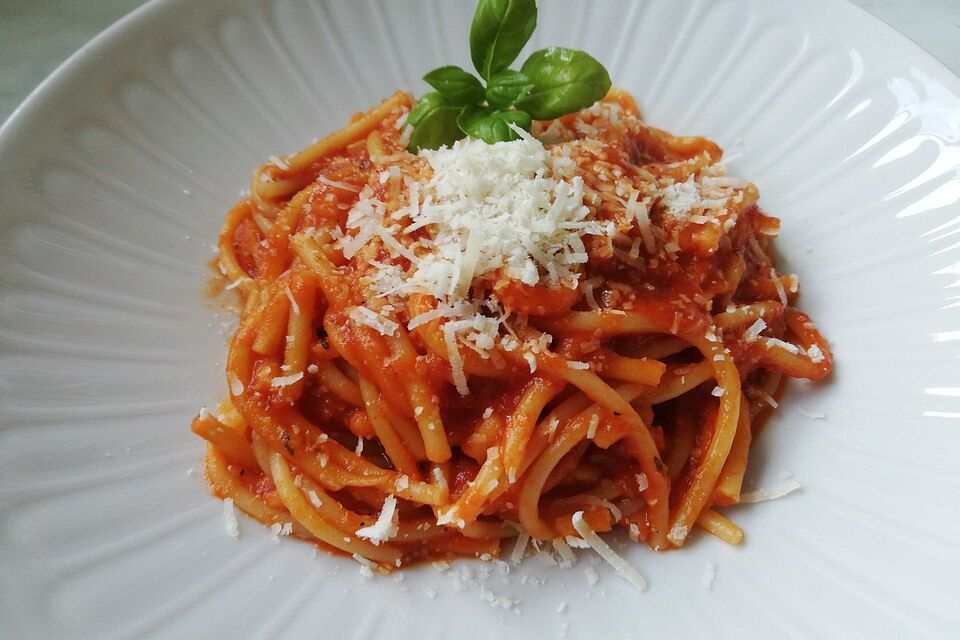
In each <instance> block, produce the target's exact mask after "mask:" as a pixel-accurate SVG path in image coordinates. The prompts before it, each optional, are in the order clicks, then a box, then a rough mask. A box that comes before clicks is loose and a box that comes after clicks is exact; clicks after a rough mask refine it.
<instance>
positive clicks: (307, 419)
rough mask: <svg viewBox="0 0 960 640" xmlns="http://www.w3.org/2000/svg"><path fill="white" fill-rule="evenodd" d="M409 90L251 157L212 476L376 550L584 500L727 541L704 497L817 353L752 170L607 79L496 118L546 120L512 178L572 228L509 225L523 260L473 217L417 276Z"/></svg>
mask: <svg viewBox="0 0 960 640" xmlns="http://www.w3.org/2000/svg"><path fill="white" fill-rule="evenodd" d="M411 106H412V99H411V97H410V96H409V95H408V94H406V93H402V92H399V93H396V94H394V95H393V96H391V97H390V98H388V99H387V100H385V101H384V102H383V103H382V104H381V105H379V106H378V107H376V108H374V109H372V110H371V111H369V112H367V113H365V114H359V115H357V116H356V117H354V118H353V119H352V121H351V122H350V124H349V125H348V126H347V127H346V128H344V129H342V130H340V131H338V132H336V133H333V134H331V135H329V136H327V137H325V138H323V139H321V140H319V141H317V142H315V143H314V144H312V145H311V146H309V147H307V148H306V149H304V150H302V151H299V152H297V153H295V154H293V155H291V156H288V157H286V158H284V159H282V160H281V159H274V160H273V161H272V162H269V163H267V164H265V165H264V166H262V167H260V168H259V169H258V170H257V171H256V172H255V173H254V175H253V180H252V182H251V187H250V195H249V197H247V198H244V199H243V200H242V201H241V202H240V203H238V204H237V205H236V206H235V207H234V208H233V209H231V210H230V212H229V213H228V215H227V217H226V220H225V221H224V224H223V228H222V231H221V234H220V238H219V261H218V265H219V268H220V271H221V273H222V274H223V275H224V277H225V278H226V279H227V280H228V281H230V283H231V285H230V286H231V287H232V288H233V289H234V290H236V291H237V292H238V293H239V296H240V301H241V313H240V324H239V328H238V329H237V331H236V334H235V335H234V336H233V337H232V339H231V341H230V346H229V357H228V362H227V367H226V374H227V381H228V388H229V396H228V397H227V398H226V399H225V400H224V401H223V402H222V404H221V405H220V406H219V407H218V408H217V409H216V410H215V411H207V410H202V411H201V413H200V415H198V416H197V417H196V418H195V419H194V421H193V430H194V431H195V432H196V433H197V434H199V435H200V436H202V437H203V438H204V439H206V440H207V441H208V443H209V444H208V453H207V459H206V474H207V479H208V482H209V484H210V487H211V490H212V491H213V493H214V494H216V495H218V496H220V497H224V498H227V497H229V498H232V499H233V502H234V504H235V505H236V506H237V507H239V508H240V509H241V510H243V511H244V512H246V513H247V514H249V515H250V516H251V517H253V518H255V519H257V520H259V521H261V522H262V523H264V524H266V525H268V526H269V525H276V524H277V523H280V524H286V523H288V522H289V523H291V528H290V531H291V532H292V534H293V535H294V536H296V537H298V538H302V539H304V540H308V541H310V542H312V543H315V544H317V545H318V546H320V547H322V548H325V549H328V550H330V551H334V552H339V553H343V554H346V555H354V556H356V557H360V558H363V559H365V561H369V562H372V563H375V566H376V567H377V568H378V569H380V570H383V571H388V570H392V569H394V568H396V567H402V566H405V565H408V564H410V563H415V562H418V561H422V560H424V559H439V558H444V557H451V556H469V557H476V556H481V555H483V554H490V555H491V556H496V555H497V554H499V553H500V551H501V545H502V544H503V543H504V541H505V540H506V539H508V538H514V537H516V536H517V535H518V534H519V535H523V536H527V535H529V536H531V537H532V538H534V539H542V540H556V539H559V540H560V541H561V543H562V541H563V539H564V538H565V537H567V536H573V537H577V536H579V535H580V534H579V533H578V531H581V530H585V529H584V528H585V527H586V529H589V530H590V531H595V532H601V533H602V532H606V531H610V530H612V529H614V528H622V529H623V530H625V531H626V532H628V533H629V535H630V536H631V538H632V539H634V540H637V541H644V542H646V543H647V544H648V545H649V546H651V547H652V548H654V549H658V550H666V549H671V548H676V547H680V546H682V545H683V544H684V541H685V540H686V538H687V536H688V535H689V533H690V531H691V530H692V529H693V527H694V526H699V527H701V528H703V529H704V530H706V531H707V532H709V533H711V534H713V535H715V536H717V537H718V538H720V539H723V540H725V541H727V542H730V543H731V544H737V543H739V542H740V541H741V540H742V538H743V532H742V531H741V530H740V528H739V527H737V525H736V524H734V523H732V522H731V521H730V520H728V519H727V518H726V517H724V516H723V515H722V514H721V513H720V512H719V511H718V509H722V508H723V507H724V506H727V505H732V504H737V503H738V502H739V500H740V491H741V485H742V482H743V477H744V472H745V470H746V467H747V463H748V458H749V452H750V447H751V444H752V442H753V441H754V440H755V439H756V437H757V432H758V429H759V427H760V425H761V423H762V421H763V420H764V419H765V417H766V416H767V415H768V414H769V413H770V412H771V411H772V409H773V408H774V406H775V405H776V401H775V400H774V397H775V396H776V395H777V391H778V390H779V388H780V387H781V386H782V381H783V380H784V379H785V378H784V377H801V378H807V379H811V380H818V379H822V378H824V377H825V376H826V375H828V374H829V372H830V370H831V367H832V356H831V354H830V351H829V348H828V346H827V344H826V341H825V340H824V338H823V337H822V336H821V335H820V333H819V332H818V331H817V329H816V327H815V326H814V325H813V324H812V322H811V321H810V319H809V318H808V317H807V316H806V315H804V314H803V313H802V312H800V311H799V310H798V309H797V308H796V306H795V304H796V299H797V295H798V285H797V279H796V277H795V276H786V275H783V274H780V273H778V272H777V271H776V267H775V262H774V258H773V252H772V244H771V243H772V239H773V238H774V237H775V236H776V234H777V233H778V231H779V223H778V221H777V220H776V219H775V218H772V217H770V216H768V215H766V214H765V213H764V212H763V211H762V210H761V209H760V208H759V207H758V206H757V199H758V197H759V194H758V192H757V190H756V188H755V187H754V186H753V185H752V184H749V183H746V182H742V181H739V180H737V179H735V178H731V177H728V176H726V174H725V172H724V169H723V162H722V160H721V155H722V151H721V150H720V148H719V147H718V146H717V145H716V144H714V143H713V142H711V141H709V140H707V139H705V138H696V137H676V136H673V135H671V134H669V133H666V132H664V131H661V130H658V129H655V128H653V127H650V126H647V125H646V124H645V123H644V122H643V121H642V120H641V118H640V116H639V114H638V113H637V110H636V106H635V104H634V102H633V99H632V98H631V97H630V96H629V95H627V94H626V93H624V92H622V91H618V90H612V91H611V93H610V94H609V95H608V96H607V97H606V98H605V99H604V100H602V101H601V102H599V103H597V104H596V105H594V106H593V107H590V108H588V109H585V110H583V111H580V112H578V113H574V114H569V115H567V116H562V117H561V118H558V119H557V120H554V121H548V122H536V123H534V126H533V137H530V136H527V137H526V138H524V139H523V140H521V141H518V142H516V143H513V142H511V143H498V144H499V145H511V144H520V145H522V144H526V145H528V147H529V148H534V147H536V148H537V149H541V147H542V150H543V153H544V154H545V155H544V157H545V158H547V160H546V161H545V162H547V164H546V165H544V166H546V167H548V169H547V170H546V173H544V170H538V171H539V172H538V173H536V175H535V176H533V177H531V178H530V179H529V180H530V184H541V183H542V182H543V180H546V179H548V178H549V179H551V180H553V182H550V183H549V188H550V189H553V191H551V192H545V193H549V198H550V200H549V201H547V202H546V203H545V204H544V205H543V206H544V207H546V209H549V212H550V215H553V214H554V213H555V212H556V210H557V209H558V208H559V207H560V205H561V204H563V202H567V200H569V202H572V203H573V204H572V205H571V208H570V212H572V213H571V215H575V216H578V217H576V218H573V219H572V222H571V221H569V220H568V221H567V222H563V223H562V224H560V225H559V226H557V227H556V228H555V229H549V230H548V231H549V233H554V235H556V234H560V235H559V236H557V237H560V238H561V241H562V242H568V245H563V246H562V247H561V248H559V249H557V250H556V251H554V252H553V253H551V254H550V255H548V256H542V255H541V253H542V251H541V250H540V249H539V248H537V247H533V248H531V246H532V244H533V241H532V240H531V241H529V242H527V244H525V245H524V247H525V248H524V249H523V251H528V252H529V253H530V256H534V257H535V258H536V260H537V262H536V263H535V269H534V270H533V272H532V277H533V280H530V281H528V280H527V279H524V278H526V276H523V277H519V276H517V275H516V274H513V273H512V272H510V268H512V267H508V266H505V265H506V264H507V263H506V262H503V261H502V262H501V263H500V266H499V267H495V268H491V269H488V270H487V271H483V272H481V271H479V269H480V268H479V267H478V266H477V265H479V264H481V263H482V261H483V260H484V259H501V258H503V257H502V256H493V257H492V258H491V257H490V256H487V255H486V254H484V253H483V252H484V251H486V250H487V247H488V246H491V245H489V244H485V242H486V239H485V238H484V236H483V235H482V234H481V233H479V232H476V231H475V232H474V233H472V234H471V235H470V236H469V238H466V239H465V240H464V244H463V246H461V247H459V248H457V249H456V251H455V252H454V253H451V254H450V260H451V261H452V262H451V264H454V265H455V267H456V269H457V270H456V271H454V272H453V273H454V277H453V279H452V280H450V281H449V282H448V283H446V284H443V287H444V288H443V293H442V294H440V293H438V292H437V291H438V289H437V287H439V286H440V285H439V284H436V283H431V282H430V281H428V280H422V279H421V280H417V279H416V278H421V275H422V274H423V273H427V272H428V268H427V267H428V265H429V264H434V266H436V261H437V260H438V258H437V256H438V255H440V254H441V253H442V252H443V251H444V250H445V245H443V244H442V243H443V242H444V238H445V236H444V233H446V232H444V231H442V229H441V228H442V226H443V222H442V220H440V221H439V222H438V219H436V218H434V219H428V213H429V212H430V211H432V210H431V209H430V207H431V206H434V207H436V206H439V204H438V203H440V201H441V200H442V194H441V193H440V191H438V189H439V188H440V187H438V186H437V185H438V184H440V182H439V180H440V179H441V177H442V175H441V174H442V170H441V169H440V168H438V165H437V164H436V159H437V158H439V156H431V155H430V154H429V153H421V154H420V155H414V154H411V153H409V152H407V151H406V150H405V148H404V144H403V136H404V132H403V124H402V119H403V118H404V117H405V114H406V113H407V112H408V111H409V109H410V107H411ZM477 144H482V143H477ZM458 145H460V143H458ZM529 145H533V146H532V147H530V146H529ZM538 145H539V146H538ZM455 146H456V145H455ZM495 146H496V145H495ZM503 148H504V149H505V148H506V147H503ZM525 148H527V147H525ZM454 151H457V150H451V153H452V152H454ZM460 151H463V148H460ZM483 152H484V151H483V149H480V150H479V151H477V152H476V153H483ZM491 152H492V151H491ZM433 153H439V152H433ZM521 160H523V161H524V162H526V161H527V160H528V159H524V158H521ZM550 167H552V169H550ZM551 171H552V173H551ZM431 179H432V180H433V182H431ZM538 181H540V182H538ZM524 184H527V183H524ZM431 185H433V186H431ZM477 188H479V187H477ZM523 188H526V187H523ZM430 189H434V191H432V192H431V191H430ZM564 198H566V199H567V200H563V199H564ZM578 198H579V200H578ZM562 200H563V202H561V201H562ZM460 204H461V203H458V202H453V204H452V205H449V206H450V207H456V206H460ZM485 206H486V205H485ZM450 210H451V211H456V209H455V208H454V209H450ZM431 215H432V214H431ZM477 215H478V216H479V215H480V214H479V213H478V214H477ZM418 216H420V218H422V219H423V222H418V220H420V218H418ZM539 224H540V222H539V221H538V220H536V219H533V220H532V222H531V225H534V226H536V225H539ZM418 225H419V226H418ZM551 237H553V236H551ZM557 246H560V245H557ZM538 251H540V252H541V253H537V252H538ZM577 256H581V257H579V258H578V257H577ZM511 259H512V258H511ZM503 260H506V258H503ZM550 260H554V261H555V264H554V263H551V262H550ZM564 260H566V262H564ZM577 260H579V262H578V261H577ZM430 261H434V262H433V263H431V262H430ZM510 264H511V265H512V264H514V263H510ZM555 265H560V268H561V270H560V271H558V272H556V273H555V272H554V267H555ZM468 268H472V269H474V271H472V272H471V271H468V270H467V269H468ZM418 270H419V271H418ZM564 270H565V271H564ZM415 272H416V273H415ZM434 272H438V271H437V269H436V268H435V269H434ZM464 273H466V274H467V275H466V276H464V275H463V274H464ZM528 273H529V268H528ZM557 273H559V275H557ZM418 274H420V275H418ZM458 274H459V275H458ZM564 274H566V275H564ZM458 278H459V280H458ZM411 282H413V283H414V284H413V285H411V284H409V283H411ZM444 282H446V281H444ZM432 286H433V288H431V287H432ZM391 288H392V290H391ZM575 514H576V518H577V526H576V527H575V526H574V516H575ZM523 540H526V538H525V537H524V538H523ZM524 546H525V545H524ZM563 546H564V549H566V545H563ZM508 548H512V547H510V546H509V545H508Z"/></svg>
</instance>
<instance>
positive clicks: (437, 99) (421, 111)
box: [403, 91, 447, 127]
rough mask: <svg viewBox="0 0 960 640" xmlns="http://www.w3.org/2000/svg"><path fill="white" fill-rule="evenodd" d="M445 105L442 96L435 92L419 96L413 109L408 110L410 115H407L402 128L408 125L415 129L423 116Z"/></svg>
mask: <svg viewBox="0 0 960 640" xmlns="http://www.w3.org/2000/svg"><path fill="white" fill-rule="evenodd" d="M446 103H447V101H446V100H444V99H443V96H442V95H440V93H439V92H437V91H431V92H430V93H425V94H423V95H422V96H420V99H419V100H417V103H416V104H415V105H413V109H410V113H408V114H407V119H406V120H404V122H403V124H404V126H406V125H410V126H411V127H416V126H417V123H418V122H420V121H421V120H422V119H423V118H424V116H426V115H427V114H428V113H430V112H431V111H433V110H434V109H436V108H437V107H439V106H442V105H445V104H446Z"/></svg>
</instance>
